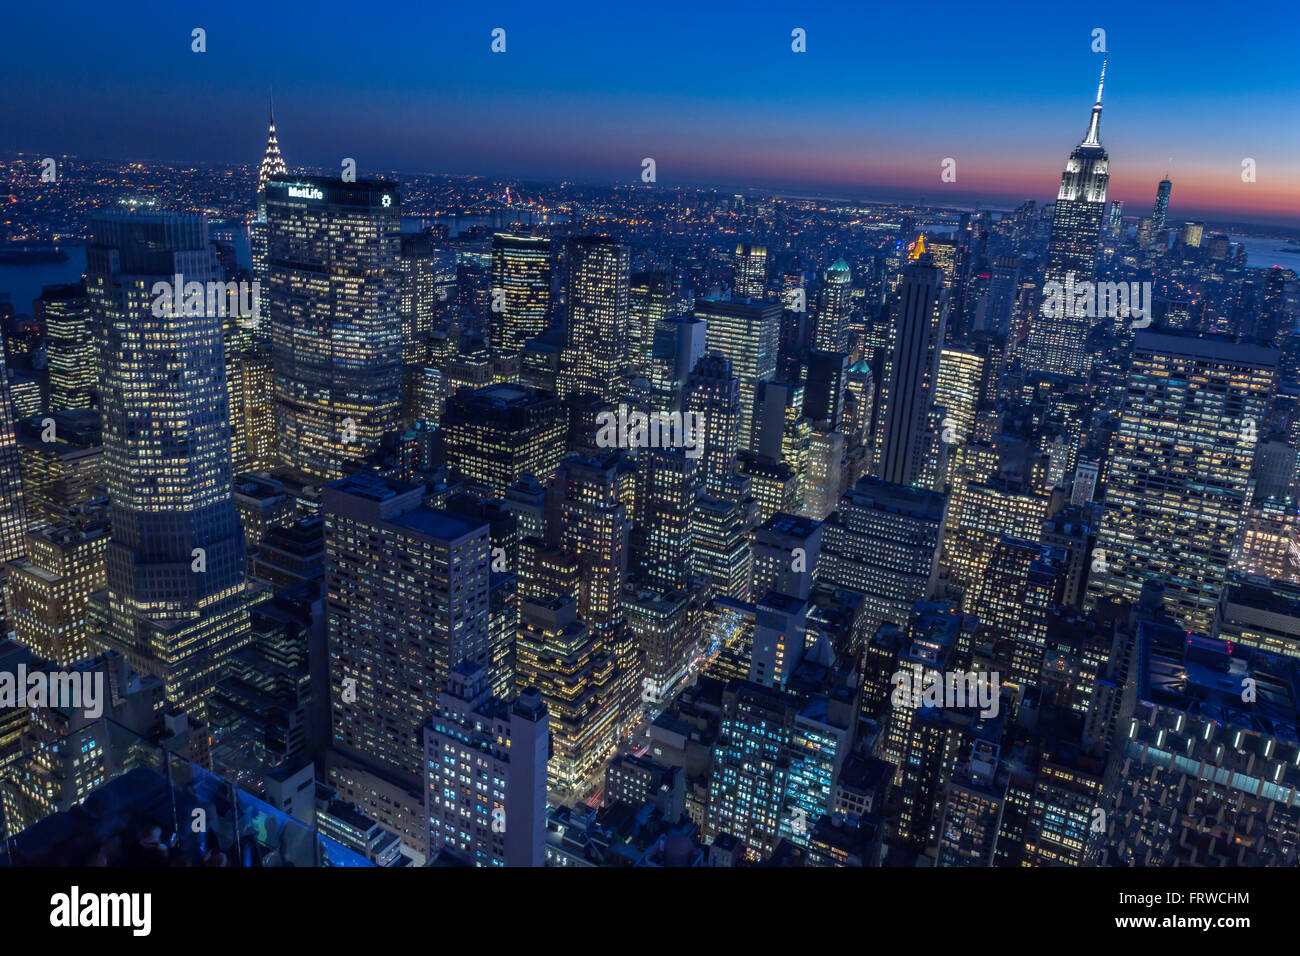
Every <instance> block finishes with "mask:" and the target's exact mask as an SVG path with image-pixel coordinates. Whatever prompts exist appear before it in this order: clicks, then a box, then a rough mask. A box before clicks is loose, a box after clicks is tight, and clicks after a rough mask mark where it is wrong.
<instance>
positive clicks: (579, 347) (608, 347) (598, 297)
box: [557, 236, 631, 404]
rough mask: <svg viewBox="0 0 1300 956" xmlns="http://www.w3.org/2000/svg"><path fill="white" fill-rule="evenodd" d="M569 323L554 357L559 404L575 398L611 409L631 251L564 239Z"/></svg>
mask: <svg viewBox="0 0 1300 956" xmlns="http://www.w3.org/2000/svg"><path fill="white" fill-rule="evenodd" d="M565 253H566V256H567V258H568V270H569V284H568V298H567V304H568V307H569V318H568V322H567V323H566V325H565V335H564V352H563V353H562V354H561V356H560V362H561V365H560V378H559V382H558V383H557V384H558V386H559V389H558V390H559V395H560V397H561V398H564V397H565V396H567V395H569V394H570V393H574V392H580V393H587V394H591V395H596V396H599V397H600V398H601V399H602V400H603V401H606V402H609V403H611V404H613V403H616V402H618V400H619V398H620V397H621V396H622V394H623V387H624V384H625V383H624V378H625V370H626V363H627V338H628V314H629V312H628V285H629V281H630V273H629V269H630V267H631V251H630V250H629V249H628V247H627V246H625V245H622V244H621V243H618V242H615V241H614V240H612V239H609V238H607V237H604V236H584V237H580V238H577V239H570V240H569V242H568V246H567V248H566V250H565Z"/></svg>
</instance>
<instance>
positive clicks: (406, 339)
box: [399, 233, 446, 365]
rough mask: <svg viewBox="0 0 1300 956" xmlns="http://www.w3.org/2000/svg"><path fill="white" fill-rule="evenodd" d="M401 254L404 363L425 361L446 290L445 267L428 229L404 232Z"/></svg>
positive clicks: (421, 362) (415, 363) (419, 363)
mask: <svg viewBox="0 0 1300 956" xmlns="http://www.w3.org/2000/svg"><path fill="white" fill-rule="evenodd" d="M400 256H401V258H400V260H399V263H400V266H401V276H402V278H401V293H400V309H401V313H402V364H403V365H422V364H423V363H424V360H425V358H426V357H427V355H428V340H429V333H430V332H432V331H433V326H434V323H435V321H436V319H437V315H438V306H439V304H440V303H441V302H442V297H443V296H444V295H445V294H446V284H445V282H446V280H445V274H444V273H445V269H446V267H445V265H444V262H443V256H442V255H441V254H440V250H439V249H438V246H437V244H436V242H435V241H434V239H433V238H432V237H431V236H429V235H428V234H427V233H417V234H414V235H412V234H409V233H403V234H402V244H401V252H400Z"/></svg>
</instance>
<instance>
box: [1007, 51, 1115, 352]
mask: <svg viewBox="0 0 1300 956" xmlns="http://www.w3.org/2000/svg"><path fill="white" fill-rule="evenodd" d="M1105 82H1106V66H1105V64H1104V63H1103V64H1102V68H1101V82H1100V83H1098V84H1097V102H1096V104H1094V105H1093V107H1092V118H1091V120H1090V121H1089V123H1088V132H1087V134H1086V135H1085V136H1084V138H1083V142H1082V143H1080V144H1079V145H1078V146H1077V147H1075V149H1074V152H1072V153H1071V154H1070V158H1069V160H1067V161H1066V164H1065V172H1064V173H1062V174H1061V188H1060V190H1059V192H1058V193H1057V195H1056V205H1055V207H1054V208H1053V211H1052V231H1051V234H1050V236H1049V238H1048V241H1047V261H1046V263H1045V264H1044V267H1043V282H1044V284H1046V283H1049V282H1056V283H1060V285H1061V287H1063V288H1067V287H1073V284H1074V283H1075V282H1091V281H1092V280H1093V277H1094V275H1095V273H1096V268H1097V246H1098V244H1099V243H1100V242H1101V219H1102V214H1103V213H1104V212H1105V209H1106V187H1107V184H1108V183H1109V181H1110V168H1109V167H1110V160H1109V157H1108V156H1107V154H1106V150H1105V149H1104V148H1103V147H1102V145H1101V91H1102V87H1103V86H1104V85H1105ZM1049 302H1050V300H1049V299H1048V298H1044V309H1045V310H1044V311H1042V312H1040V314H1039V315H1038V316H1036V317H1035V319H1034V322H1033V325H1032V326H1031V327H1030V330H1029V340H1028V342H1027V343H1026V345H1025V349H1024V355H1023V364H1024V367H1025V369H1026V370H1027V371H1030V372H1053V373H1056V374H1058V375H1072V376H1077V377H1086V376H1087V374H1088V372H1089V369H1090V368H1091V366H1092V357H1091V356H1090V355H1089V354H1088V353H1087V352H1086V351H1085V350H1084V343H1085V340H1086V339H1087V336H1088V330H1089V328H1090V327H1091V326H1092V318H1091V317H1090V316H1087V315H1082V314H1076V313H1078V312H1079V311H1081V310H1077V309H1075V308H1074V307H1073V303H1068V304H1067V307H1066V308H1065V309H1063V310H1060V311H1061V313H1062V314H1060V315H1048V314H1047V311H1046V307H1047V304H1048V303H1049Z"/></svg>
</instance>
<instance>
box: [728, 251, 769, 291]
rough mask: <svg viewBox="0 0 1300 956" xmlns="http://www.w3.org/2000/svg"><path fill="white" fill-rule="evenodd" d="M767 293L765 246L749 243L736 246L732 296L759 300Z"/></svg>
mask: <svg viewBox="0 0 1300 956" xmlns="http://www.w3.org/2000/svg"><path fill="white" fill-rule="evenodd" d="M766 292H767V246H758V245H754V244H753V243H749V242H741V243H737V245H736V277H735V281H734V282H733V283H732V295H734V296H735V297H736V298H737V299H761V298H763V295H764V294H765V293H766Z"/></svg>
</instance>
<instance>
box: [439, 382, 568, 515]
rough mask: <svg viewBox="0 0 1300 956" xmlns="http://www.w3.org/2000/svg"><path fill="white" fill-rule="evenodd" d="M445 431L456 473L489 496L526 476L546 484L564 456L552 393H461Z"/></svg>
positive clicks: (493, 389) (508, 389)
mask: <svg viewBox="0 0 1300 956" xmlns="http://www.w3.org/2000/svg"><path fill="white" fill-rule="evenodd" d="M442 427H443V435H444V441H445V442H446V448H447V463H448V465H449V466H450V469H451V471H452V472H453V474H454V475H455V476H456V477H458V478H461V479H463V480H465V481H466V482H469V483H470V484H471V485H472V486H474V487H476V488H479V489H483V490H484V491H485V492H487V494H488V495H489V497H500V496H502V495H504V494H505V492H506V488H508V487H509V486H510V485H512V484H514V483H515V482H516V481H518V480H519V479H520V478H522V477H523V476H524V475H532V476H533V477H534V478H537V479H539V480H541V481H545V480H546V479H547V478H549V477H550V476H551V473H552V472H554V471H555V468H556V466H557V465H559V463H560V459H561V458H562V457H564V431H565V418H564V408H563V407H562V406H561V405H560V402H559V400H558V399H556V397H555V396H554V395H552V394H551V393H550V392H544V391H539V390H538V389H533V388H528V387H527V386H523V385H489V386H487V387H486V388H480V389H477V390H475V391H470V390H469V389H467V388H462V389H460V390H458V391H457V392H456V394H455V395H453V396H451V398H449V399H447V408H446V411H445V412H444V413H443V417H442Z"/></svg>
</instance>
